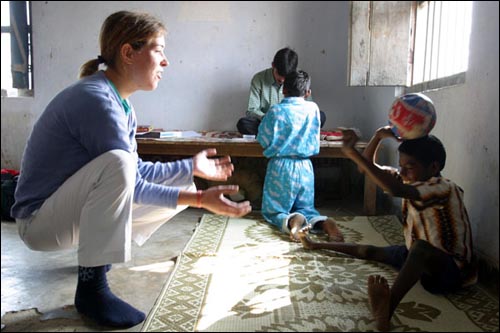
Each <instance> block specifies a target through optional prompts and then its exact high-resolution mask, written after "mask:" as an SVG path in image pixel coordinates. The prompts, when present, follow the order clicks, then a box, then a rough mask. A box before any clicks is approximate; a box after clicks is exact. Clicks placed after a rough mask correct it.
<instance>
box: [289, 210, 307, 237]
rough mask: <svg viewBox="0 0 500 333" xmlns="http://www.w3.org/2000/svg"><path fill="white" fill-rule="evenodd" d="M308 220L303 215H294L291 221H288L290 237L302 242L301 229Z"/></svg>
mask: <svg viewBox="0 0 500 333" xmlns="http://www.w3.org/2000/svg"><path fill="white" fill-rule="evenodd" d="M305 222H306V220H305V219H304V217H303V216H302V215H295V216H293V217H292V218H291V219H290V221H288V227H289V228H290V239H291V240H292V241H294V242H297V243H298V242H300V238H299V231H300V229H302V226H303V225H304V223H305Z"/></svg>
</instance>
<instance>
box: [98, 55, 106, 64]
mask: <svg viewBox="0 0 500 333" xmlns="http://www.w3.org/2000/svg"><path fill="white" fill-rule="evenodd" d="M97 63H99V64H105V63H106V59H104V58H103V57H101V56H100V55H98V56H97Z"/></svg>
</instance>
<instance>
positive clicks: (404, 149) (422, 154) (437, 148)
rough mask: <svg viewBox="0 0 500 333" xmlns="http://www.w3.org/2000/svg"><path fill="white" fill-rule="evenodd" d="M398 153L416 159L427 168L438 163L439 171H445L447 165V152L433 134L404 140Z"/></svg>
mask: <svg viewBox="0 0 500 333" xmlns="http://www.w3.org/2000/svg"><path fill="white" fill-rule="evenodd" d="M398 151H399V152H400V153H404V154H407V155H409V156H412V157H414V158H416V159H417V161H419V162H420V163H422V164H423V165H424V166H426V167H427V166H429V165H430V164H431V163H432V162H438V163H439V171H441V170H443V168H444V165H445V163H446V150H445V149H444V146H443V144H442V143H441V141H440V140H439V139H438V138H437V137H435V136H434V135H431V134H429V135H426V136H424V137H422V138H418V139H413V140H404V141H403V142H402V143H401V144H400V145H399V148H398Z"/></svg>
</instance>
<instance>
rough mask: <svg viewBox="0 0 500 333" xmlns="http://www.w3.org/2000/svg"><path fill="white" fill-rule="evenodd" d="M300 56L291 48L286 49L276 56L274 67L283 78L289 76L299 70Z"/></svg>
mask: <svg viewBox="0 0 500 333" xmlns="http://www.w3.org/2000/svg"><path fill="white" fill-rule="evenodd" d="M298 64H299V56H298V55H297V53H296V52H295V51H294V50H292V49H291V48H289V47H285V48H283V49H281V50H279V51H278V52H276V54H275V55H274V59H273V66H274V68H276V70H277V71H278V74H279V75H281V76H287V75H288V74H290V73H291V72H295V71H296V70H297V65H298Z"/></svg>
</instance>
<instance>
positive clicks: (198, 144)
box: [137, 137, 377, 215]
mask: <svg viewBox="0 0 500 333" xmlns="http://www.w3.org/2000/svg"><path fill="white" fill-rule="evenodd" d="M341 145H342V143H341V142H337V141H321V146H320V151H319V154H318V155H315V156H313V158H317V157H323V158H347V157H346V156H345V155H344V153H342V150H341ZM366 145H367V144H366V142H358V144H357V145H356V147H357V148H358V149H360V150H363V149H364V148H366ZM207 148H215V149H217V155H229V156H235V157H237V156H238V157H264V155H263V154H262V152H263V149H262V146H261V145H260V144H259V143H258V142H257V141H255V140H244V139H219V138H206V137H203V138H168V139H137V152H138V153H139V155H165V156H193V155H196V154H197V153H199V152H200V151H201V150H203V149H207ZM364 183H365V184H364V199H363V210H364V213H365V214H366V215H375V213H376V189H377V188H376V185H375V183H373V182H372V181H371V180H370V178H369V177H368V176H366V175H365V182H364Z"/></svg>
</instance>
